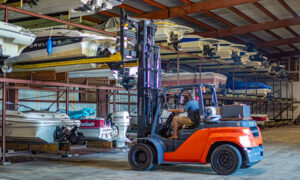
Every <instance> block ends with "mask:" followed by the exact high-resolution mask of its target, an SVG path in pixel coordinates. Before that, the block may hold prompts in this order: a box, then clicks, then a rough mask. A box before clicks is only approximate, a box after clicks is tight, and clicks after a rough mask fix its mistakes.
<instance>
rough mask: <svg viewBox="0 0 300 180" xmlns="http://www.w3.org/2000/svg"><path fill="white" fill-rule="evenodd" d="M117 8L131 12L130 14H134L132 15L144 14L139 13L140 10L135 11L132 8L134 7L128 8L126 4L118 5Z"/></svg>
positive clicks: (142, 12)
mask: <svg viewBox="0 0 300 180" xmlns="http://www.w3.org/2000/svg"><path fill="white" fill-rule="evenodd" d="M118 7H120V8H123V9H126V10H128V11H131V12H134V13H137V14H144V13H145V12H144V11H141V10H139V9H136V8H134V7H132V6H128V5H126V4H121V5H119V6H118Z"/></svg>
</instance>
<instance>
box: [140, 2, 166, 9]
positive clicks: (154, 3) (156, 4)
mask: <svg viewBox="0 0 300 180" xmlns="http://www.w3.org/2000/svg"><path fill="white" fill-rule="evenodd" d="M141 1H143V2H145V3H148V4H151V5H152V6H155V7H157V8H159V9H168V7H167V6H165V5H162V4H160V3H158V2H156V1H153V0H141Z"/></svg>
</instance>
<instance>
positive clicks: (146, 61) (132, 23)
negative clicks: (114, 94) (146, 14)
mask: <svg viewBox="0 0 300 180" xmlns="http://www.w3.org/2000/svg"><path fill="white" fill-rule="evenodd" d="M155 32H156V25H155V24H154V22H152V21H148V20H142V21H138V20H136V19H134V18H131V17H129V16H127V15H125V13H124V11H122V16H121V31H120V33H121V34H120V37H121V38H120V42H121V52H122V56H123V61H124V60H138V62H139V68H138V80H137V93H138V94H137V98H138V105H137V106H138V108H137V111H138V130H137V136H138V138H143V137H147V136H148V135H149V134H150V133H151V129H152V124H153V122H154V118H155V112H156V108H157V107H158V104H159V103H160V93H161V58H160V51H159V50H160V47H159V46H157V45H156V44H155ZM129 39H131V44H130V41H128V40H129Z"/></svg>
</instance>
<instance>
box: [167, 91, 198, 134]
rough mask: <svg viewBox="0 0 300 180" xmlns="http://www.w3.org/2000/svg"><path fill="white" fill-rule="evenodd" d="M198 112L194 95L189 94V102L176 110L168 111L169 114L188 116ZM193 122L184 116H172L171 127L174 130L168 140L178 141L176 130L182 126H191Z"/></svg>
mask: <svg viewBox="0 0 300 180" xmlns="http://www.w3.org/2000/svg"><path fill="white" fill-rule="evenodd" d="M197 110H199V103H198V101H197V100H196V98H195V93H193V92H192V93H190V94H189V101H188V102H187V103H186V104H185V106H184V107H181V108H178V109H169V112H173V113H179V114H180V113H183V112H188V115H190V114H192V113H193V112H195V111H197ZM193 124H194V122H193V121H192V120H191V119H190V118H189V117H185V116H174V117H173V121H172V125H173V128H174V134H173V135H172V136H171V137H170V138H169V139H178V130H179V128H180V127H182V126H183V125H186V126H191V125H193Z"/></svg>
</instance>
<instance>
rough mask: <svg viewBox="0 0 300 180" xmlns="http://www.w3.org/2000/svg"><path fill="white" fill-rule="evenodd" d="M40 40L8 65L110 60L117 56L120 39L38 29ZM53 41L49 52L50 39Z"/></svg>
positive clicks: (61, 63) (35, 31)
mask: <svg viewBox="0 0 300 180" xmlns="http://www.w3.org/2000/svg"><path fill="white" fill-rule="evenodd" d="M33 33H34V34H35V35H36V37H37V38H36V40H35V41H34V42H33V43H32V44H31V45H30V46H29V47H27V48H26V49H24V51H23V53H22V54H21V55H20V56H18V57H15V58H12V59H10V60H9V62H8V63H10V64H13V66H17V67H19V68H22V67H24V68H26V67H34V66H33V65H36V66H37V67H42V64H44V66H59V65H68V64H72V63H71V61H72V60H75V59H82V58H90V57H109V55H111V54H115V53H116V52H115V49H114V47H115V46H116V44H115V43H116V38H114V37H109V36H104V35H99V34H97V33H93V32H89V31H79V30H70V29H39V30H34V31H33ZM49 39H51V40H52V46H51V47H50V49H51V51H50V52H49V46H48V45H47V44H48V40H49Z"/></svg>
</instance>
